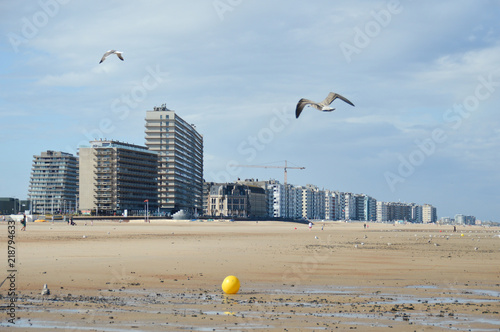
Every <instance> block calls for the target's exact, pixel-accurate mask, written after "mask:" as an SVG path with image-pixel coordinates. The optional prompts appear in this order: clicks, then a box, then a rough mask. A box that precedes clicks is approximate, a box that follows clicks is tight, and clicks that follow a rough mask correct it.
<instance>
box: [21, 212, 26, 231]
mask: <svg viewBox="0 0 500 332" xmlns="http://www.w3.org/2000/svg"><path fill="white" fill-rule="evenodd" d="M21 224H22V225H23V227H22V228H21V230H22V231H25V230H26V214H25V213H23V220H21Z"/></svg>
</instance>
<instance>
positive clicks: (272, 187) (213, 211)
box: [203, 179, 437, 223]
mask: <svg viewBox="0 0 500 332" xmlns="http://www.w3.org/2000/svg"><path fill="white" fill-rule="evenodd" d="M204 197H206V199H205V200H204V204H205V206H204V209H203V210H204V212H205V215H207V216H212V217H222V216H231V217H240V218H246V217H251V218H284V219H317V220H318V219H320V220H360V221H379V222H385V221H406V222H414V223H432V222H436V221H437V210H436V208H435V207H434V206H432V205H430V204H425V205H417V204H414V203H411V204H407V203H400V202H398V203H395V202H378V201H377V200H376V199H375V198H373V197H371V196H368V195H365V194H354V193H348V192H339V191H332V190H325V189H320V188H318V187H317V186H314V185H306V186H294V185H290V184H286V185H285V184H281V183H279V181H276V180H270V181H255V180H253V179H251V180H245V181H240V180H239V181H237V182H235V183H205V195H204Z"/></svg>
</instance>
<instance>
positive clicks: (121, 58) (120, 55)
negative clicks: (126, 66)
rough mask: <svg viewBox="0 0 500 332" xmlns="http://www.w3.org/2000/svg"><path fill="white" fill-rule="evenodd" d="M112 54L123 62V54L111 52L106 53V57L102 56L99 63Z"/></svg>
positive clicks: (115, 51)
mask: <svg viewBox="0 0 500 332" xmlns="http://www.w3.org/2000/svg"><path fill="white" fill-rule="evenodd" d="M111 54H116V55H117V56H118V58H119V59H120V60H122V61H123V56H122V52H119V51H117V50H109V51H107V52H106V53H104V55H103V56H102V58H101V61H99V63H102V62H103V61H104V60H106V58H107V57H108V56H110V55H111Z"/></svg>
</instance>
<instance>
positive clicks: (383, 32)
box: [0, 0, 500, 221]
mask: <svg viewBox="0 0 500 332" xmlns="http://www.w3.org/2000/svg"><path fill="white" fill-rule="evenodd" d="M499 10H500V1H498V0H491V1H488V0H482V1H461V0H459V1H451V0H449V1H447V0H444V1H430V0H427V1H426V0H424V1H411V0H401V1H363V0H354V1H330V0H318V1H307V2H306V1H298V0H287V1H285V0H276V1H262V0H254V1H247V0H204V1H201V0H191V1H182V2H181V1H173V0H161V1H160V0H150V1H140V2H139V1H131V0H130V1H129V0H120V1H111V0H110V1H94V0H89V1H74V0H40V1H0V36H1V39H0V60H1V63H2V65H1V66H0V139H1V146H0V158H1V159H0V160H1V162H0V174H1V175H0V196H1V197H4V196H13V197H18V198H26V197H27V193H28V186H29V176H30V170H31V164H32V160H33V155H38V154H40V153H41V152H42V151H46V150H57V151H65V152H70V153H74V154H76V152H77V147H78V146H79V145H82V144H88V141H89V140H91V139H94V138H108V139H115V140H120V141H124V142H129V143H134V144H140V145H144V143H145V139H144V136H145V135H144V118H145V111H146V110H152V108H153V107H154V106H160V105H161V104H166V106H167V107H168V108H169V109H172V110H175V111H176V112H177V113H178V114H179V115H180V116H181V117H183V118H184V119H185V120H187V121H188V122H190V123H193V124H194V125H196V128H197V130H198V131H199V132H200V133H201V134H202V135H203V136H204V177H205V179H206V180H207V181H233V180H235V179H237V178H242V179H244V178H257V179H260V180H263V179H270V178H275V179H278V180H280V181H283V170H281V169H279V168H275V169H273V168H247V167H239V166H238V167H236V166H234V165H274V166H279V165H283V164H284V162H285V160H287V161H288V163H289V165H290V166H300V167H305V169H304V170H295V169H290V170H289V172H288V182H289V183H292V184H295V185H305V184H314V185H317V186H318V187H320V188H325V189H330V190H339V191H347V192H354V193H365V194H368V195H370V196H372V197H374V198H376V199H377V200H380V201H401V202H414V203H417V204H425V203H430V204H433V205H434V206H436V207H437V210H438V216H439V217H442V216H451V217H453V216H454V215H455V214H459V213H461V214H466V215H475V216H476V217H477V218H479V219H483V220H488V219H490V220H496V221H500V218H498V213H497V207H496V206H497V203H498V201H500V190H499V188H500V172H499V171H498V165H500V154H499V152H500V115H499V111H500V110H499V107H498V106H499V105H500V35H499V34H500V20H498V12H499ZM108 49H117V50H120V51H122V52H123V56H124V58H125V61H123V62H122V61H120V60H119V59H118V58H117V57H116V56H112V57H109V58H108V59H107V60H106V61H105V62H103V63H102V64H99V60H100V58H101V56H102V54H103V53H104V52H105V51H107V50H108ZM330 91H333V92H337V93H340V94H342V95H343V96H345V97H347V98H348V99H350V100H351V101H352V102H353V103H354V104H355V105H356V106H355V107H352V106H350V105H347V104H346V103H344V102H342V101H340V100H336V101H335V102H334V103H333V105H332V106H333V107H335V108H336V110H335V111H334V112H332V113H326V112H318V111H317V110H313V109H311V108H306V109H305V110H304V112H303V113H302V115H301V116H300V118H299V119H295V115H294V113H295V106H296V104H297V101H298V100H299V99H300V98H303V97H305V98H309V99H312V100H316V101H321V100H323V99H324V98H325V97H326V95H327V94H328V93H329V92H330Z"/></svg>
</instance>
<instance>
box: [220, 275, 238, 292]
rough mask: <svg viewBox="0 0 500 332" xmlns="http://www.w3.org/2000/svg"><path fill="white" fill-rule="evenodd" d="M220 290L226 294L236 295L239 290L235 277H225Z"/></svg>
mask: <svg viewBox="0 0 500 332" xmlns="http://www.w3.org/2000/svg"><path fill="white" fill-rule="evenodd" d="M222 290H223V291H224V293H226V294H236V293H238V291H239V290H240V281H239V280H238V278H236V277H235V276H233V275H231V276H227V277H226V278H225V279H224V281H223V282H222Z"/></svg>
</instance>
